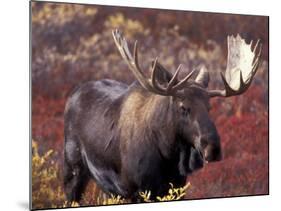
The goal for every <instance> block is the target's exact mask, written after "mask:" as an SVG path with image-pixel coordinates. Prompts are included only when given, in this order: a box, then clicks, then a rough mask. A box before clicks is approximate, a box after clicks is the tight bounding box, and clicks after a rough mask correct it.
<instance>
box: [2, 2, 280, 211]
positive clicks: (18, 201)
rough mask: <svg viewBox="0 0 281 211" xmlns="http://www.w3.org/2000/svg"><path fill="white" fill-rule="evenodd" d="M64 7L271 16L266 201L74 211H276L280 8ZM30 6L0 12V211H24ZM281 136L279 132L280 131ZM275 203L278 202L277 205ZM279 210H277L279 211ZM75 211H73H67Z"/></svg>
mask: <svg viewBox="0 0 281 211" xmlns="http://www.w3.org/2000/svg"><path fill="white" fill-rule="evenodd" d="M68 2H76V3H77V2H79V3H92V4H103V5H122V6H137V7H149V8H169V9H181V10H193V11H209V12H224V13H225V12H227V13H238V14H256V15H269V16H270V112H271V113H270V114H271V115H270V196H258V197H239V198H228V199H208V200H195V201H184V202H176V203H173V202H172V203H171V202H170V203H157V204H141V205H122V206H108V207H96V208H78V209H75V210H77V211H78V210H89V209H95V210H129V209H132V208H133V209H135V210H143V209H151V208H152V209H163V210H168V209H174V210H176V209H177V210H183V209H185V210H203V209H205V210H226V209H227V210H228V211H231V210H235V211H237V210H255V211H259V210H281V209H280V208H281V206H280V202H279V201H280V179H281V175H280V172H279V171H278V169H280V164H279V160H280V158H279V154H280V153H279V151H280V150H279V149H280V142H281V141H280V140H279V139H280V138H279V133H278V129H279V128H280V126H279V125H280V124H279V125H278V122H279V121H280V120H279V119H280V117H281V115H280V108H281V105H280V91H279V90H280V86H278V85H279V84H280V82H279V78H281V77H280V72H281V70H280V68H281V67H280V65H279V60H280V58H279V57H280V53H279V49H280V41H279V39H280V37H281V36H280V20H281V17H280V13H281V12H280V6H279V5H278V1H273V0H268V1H260V0H255V1H251V0H247V1H245V0H232V1H231V0H212V1H210V0H205V1H204V0H189V1H181V0H177V1H175V0H174V1H166V2H165V1H161V4H160V1H157V0H155V1H152V0H138V1H137V0H135V1H133V0H127V1H122V0H118V1H117V0H92V1H89V0H88V1H86V0H80V1H79V0H75V1H70V0H68ZM28 7H29V2H28V1H23V0H19V1H16V0H14V1H3V2H1V7H0V16H1V17H0V22H1V26H0V27H1V28H0V29H1V33H0V34H1V36H0V42H1V45H0V53H1V55H0V61H1V63H0V64H1V65H0V73H1V74H0V80H1V82H0V90H1V101H0V106H1V107H0V128H1V148H0V149H1V150H0V156H1V157H0V162H1V165H0V167H1V173H0V194H1V195H0V199H1V202H2V203H1V205H0V206H1V208H0V209H1V210H15V211H17V210H27V209H28V187H29V184H28V181H29V173H28V150H29V144H28V139H29V123H28V122H29V98H28V96H29V42H28V40H29V9H28ZM279 130H280V129H279ZM278 199H279V201H278ZM277 207H278V208H279V209H278V208H277ZM68 210H74V209H68Z"/></svg>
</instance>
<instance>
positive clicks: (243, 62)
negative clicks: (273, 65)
mask: <svg viewBox="0 0 281 211" xmlns="http://www.w3.org/2000/svg"><path fill="white" fill-rule="evenodd" d="M227 43H228V56H227V68H226V71H225V74H223V73H222V72H221V78H222V81H223V83H224V87H225V89H224V90H209V91H208V93H209V95H210V97H215V96H222V97H230V96H234V95H240V94H242V93H244V92H245V91H246V90H247V89H248V88H249V86H250V84H251V82H252V80H253V78H254V76H255V74H256V72H257V69H258V65H259V58H260V55H261V49H262V45H261V44H260V42H259V40H258V41H257V43H256V45H255V47H254V50H253V51H252V49H251V48H252V43H253V41H251V43H250V44H247V43H246V42H245V40H244V39H242V38H241V37H240V35H237V37H234V36H228V37H227ZM258 48H259V50H258V53H257V54H256V52H257V49H258Z"/></svg>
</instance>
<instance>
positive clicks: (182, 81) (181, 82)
mask: <svg viewBox="0 0 281 211" xmlns="http://www.w3.org/2000/svg"><path fill="white" fill-rule="evenodd" d="M195 71H196V69H193V70H192V71H191V72H190V73H189V74H188V75H187V76H186V77H185V78H184V79H182V80H181V81H180V82H179V83H177V84H176V85H175V86H173V88H172V90H173V91H176V90H179V89H182V86H183V85H184V84H186V82H187V81H188V79H190V77H191V76H192V75H193V74H194V72H195Z"/></svg>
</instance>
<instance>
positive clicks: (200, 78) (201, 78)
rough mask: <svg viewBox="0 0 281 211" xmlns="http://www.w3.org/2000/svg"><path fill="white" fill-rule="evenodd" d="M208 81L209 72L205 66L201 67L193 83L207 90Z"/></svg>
mask: <svg viewBox="0 0 281 211" xmlns="http://www.w3.org/2000/svg"><path fill="white" fill-rule="evenodd" d="M209 80H210V76H209V72H208V70H207V69H206V67H205V66H202V67H201V69H200V71H199V73H198V75H197V77H196V79H195V82H196V83H198V84H200V85H201V86H203V87H204V88H207V87H208V84H209Z"/></svg>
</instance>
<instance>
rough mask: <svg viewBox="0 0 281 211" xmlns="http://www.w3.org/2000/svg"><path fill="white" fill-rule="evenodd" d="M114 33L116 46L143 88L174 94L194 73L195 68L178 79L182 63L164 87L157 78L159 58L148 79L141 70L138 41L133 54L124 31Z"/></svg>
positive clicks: (157, 92)
mask: <svg viewBox="0 0 281 211" xmlns="http://www.w3.org/2000/svg"><path fill="white" fill-rule="evenodd" d="M112 35H113V38H114V41H115V44H116V46H117V47H118V50H119V52H120V54H121V56H122V57H123V59H124V60H125V61H126V63H127V64H128V66H129V68H130V70H131V71H132V73H133V74H134V76H135V77H136V78H137V80H138V81H139V82H140V84H141V85H142V87H143V88H145V89H147V90H148V91H150V92H153V93H155V94H159V95H164V96H172V95H177V94H179V91H180V90H181V89H183V87H184V86H185V85H186V84H187V83H186V82H187V81H188V79H190V77H191V76H192V75H193V73H194V72H195V70H193V71H191V72H190V73H189V74H188V75H187V76H186V77H185V78H184V79H182V80H180V81H178V79H177V76H178V74H179V72H180V70H181V65H179V66H178V68H177V70H176V72H175V74H174V75H173V77H172V78H171V80H170V81H169V82H168V85H167V87H163V86H162V85H160V84H159V83H158V82H157V79H156V66H157V64H158V61H157V58H155V59H154V61H153V65H152V70H151V77H150V78H149V79H146V77H145V75H144V74H143V71H142V70H141V68H140V66H139V63H138V42H137V41H135V46H134V54H133V55H134V56H132V54H131V52H130V50H129V48H128V44H127V41H126V39H125V38H124V37H123V36H122V33H121V32H120V31H119V30H117V29H116V30H113V31H112Z"/></svg>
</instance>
